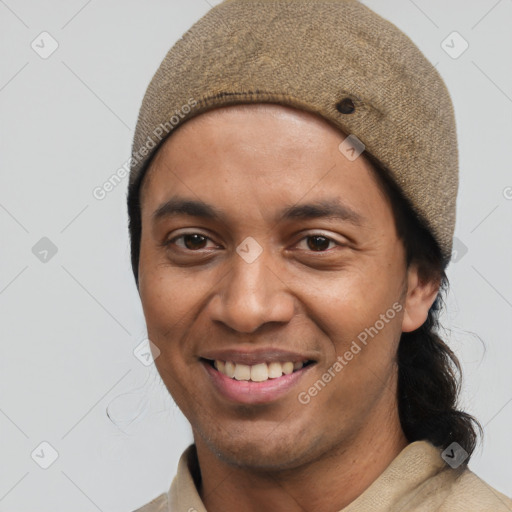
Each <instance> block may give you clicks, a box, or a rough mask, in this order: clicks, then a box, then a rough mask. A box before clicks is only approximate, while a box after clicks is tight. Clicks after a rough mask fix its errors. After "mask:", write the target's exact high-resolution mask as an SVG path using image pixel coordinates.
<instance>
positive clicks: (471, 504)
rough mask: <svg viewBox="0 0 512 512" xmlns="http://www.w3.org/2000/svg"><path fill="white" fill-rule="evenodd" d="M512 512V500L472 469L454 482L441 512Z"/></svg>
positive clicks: (464, 472)
mask: <svg viewBox="0 0 512 512" xmlns="http://www.w3.org/2000/svg"><path fill="white" fill-rule="evenodd" d="M468 510H471V512H511V511H512V499H510V498H508V497H507V496H505V495H504V494H502V493H501V492H499V491H497V490H496V489H494V488H493V487H491V486H490V485H489V484H488V483H487V482H485V481H484V480H482V479H481V478H479V477H478V476H477V475H475V473H473V472H472V471H471V470H470V469H466V470H465V471H463V472H462V473H461V475H460V476H459V477H458V478H457V479H456V480H455V482H453V485H452V486H451V489H450V492H449V494H448V495H447V496H446V499H445V500H444V501H443V503H442V505H441V507H440V508H439V512H459V511H460V512H466V511H468Z"/></svg>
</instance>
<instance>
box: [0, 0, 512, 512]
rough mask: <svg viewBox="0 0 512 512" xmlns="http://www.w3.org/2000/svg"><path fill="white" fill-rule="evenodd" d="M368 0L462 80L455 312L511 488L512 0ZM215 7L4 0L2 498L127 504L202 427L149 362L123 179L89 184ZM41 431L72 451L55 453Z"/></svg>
mask: <svg viewBox="0 0 512 512" xmlns="http://www.w3.org/2000/svg"><path fill="white" fill-rule="evenodd" d="M214 3H219V2H213V3H210V5H213V4H214ZM364 3H365V4H367V5H368V6H369V7H371V8H373V9H374V10H375V11H377V12H378V13H379V14H381V15H383V16H384V17H385V18H387V19H389V20H390V21H392V22H393V23H395V24H396V25H397V26H398V27H400V28H401V29H402V30H403V31H404V32H406V33H407V34H408V35H409V36H410V37H411V38H412V39H413V41H414V42H415V43H416V44H417V45H418V46H419V47H420V48H421V49H422V51H423V52H424V53H425V55H426V56H427V57H428V58H429V59H430V61H431V62H432V63H433V64H435V65H436V66H437V68H438V69H439V71H440V73H441V74H442V76H443V77H444V79H445V80H446V83H447V85H448V88H449V90H450V92H451V94H452V96H453V100H454V104H455V110H456V115H457V122H458V132H459V140H460V163H461V184H460V195H459V201H458V212H457V213H458V219H457V230H456V237H457V241H456V247H457V248H458V254H457V257H456V260H457V261H456V262H454V263H453V264H451V265H450V267H449V278H450V280H451V285H452V288H451V292H450V294H449V296H448V300H447V305H448V311H447V313H446V315H445V316H444V324H445V325H446V327H447V328H449V330H448V331H447V333H446V336H447V338H448V339H449V340H450V344H451V346H452V347H453V348H454V350H455V351H456V353H457V354H458V356H459V357H460V359H461V361H462V362H463V366H464V370H465V381H464V392H463V395H462V403H463V405H464V407H466V408H467V410H468V411H469V412H471V413H472V414H474V415H476V416H477V417H478V418H479V419H480V421H481V423H482V424H483V425H484V426H485V434H486V436H485V441H484V444H483V447H482V448H480V449H479V450H478V451H477V452H476V454H475V455H474V458H473V460H472V462H471V464H470V467H471V468H472V469H473V471H475V472H476V473H477V474H478V475H479V476H481V477H482V478H484V479H485V480H486V481H487V482H489V483H490V484H491V485H493V486H495V487H496V488H497V489H498V490H500V491H502V492H504V493H505V494H508V495H512V478H511V475H512V462H511V461H512V443H511V441H510V430H511V428H510V427H511V424H512V403H511V402H512V372H511V371H510V363H511V359H512V348H511V347H512V343H511V342H512V339H511V338H512V335H511V331H512V314H511V313H512V270H511V265H510V262H511V261H512V236H511V235H512V221H511V219H512V215H511V214H512V173H511V172H510V153H509V148H510V141H511V137H512V115H511V114H512V72H511V66H510V63H511V56H512V32H511V31H510V29H509V27H510V22H511V20H512V0H500V1H496V0H479V1H476V0H473V1H468V0H456V1H454V0H451V1H450V2H449V3H448V2H446V0H443V1H441V0H435V1H433V0H428V1H427V0H414V1H413V0H393V1H386V2H378V1H377V0H366V1H365V2H364ZM210 5H209V3H208V2H206V1H205V0H188V1H187V2H186V3H185V2H178V1H177V0H169V1H166V2H164V1H149V2H148V1H146V2H143V1H142V0H138V1H136V0H128V1H123V2H120V1H103V2H102V1H99V0H90V1H81V0H71V1H67V2H64V1H63V0H61V1H59V0H51V1H47V2H29V1H28V0H5V1H3V0H0V34H1V36H0V38H1V43H2V44H1V50H0V52H1V63H2V65H1V69H0V108H1V112H0V118H1V127H0V129H1V132H0V158H1V160H0V162H1V166H0V168H1V179H2V182H1V188H0V229H1V233H2V245H1V266H0V312H1V322H0V329H1V330H0V336H1V338H0V339H1V343H2V357H1V358H0V365H1V366H0V390H1V393H0V434H1V435H0V460H1V461H2V464H1V469H0V511H9V512H13V511H34V510H38V511H39V512H50V511H52V512H55V511H64V510H73V511H84V512H89V511H90V512H92V511H96V510H101V511H113V512H118V511H119V512H125V511H130V510H133V509H134V508H136V507H137V506H140V505H141V504H143V503H146V502H147V501H149V500H150V499H151V498H153V497H154V496H156V495H157V494H159V493H161V492H163V491H165V490H167V488H168V487H169V485H170V482H171V479H172V477H173V475H174V474H175V470H176V464H177V460H178V458H179V455H180V454H181V452H182V450H183V449H184V448H185V447H186V446H187V445H188V444H189V443H190V441H191V434H190V430H189V426H188V424H187V422H186V420H185V419H184V418H183V417H182V415H181V413H180V412H179V410H178V409H177V408H176V406H175V405H174V404H173V402H172V401H171V399H170V398H169V397H168V394H167V392H166V391H165V388H164V387H163V385H162V383H161V380H160V377H159V376H158V374H157V373H156V371H155V368H154V366H153V365H150V366H145V365H144V364H142V363H141V362H140V361H139V360H138V359H137V358H136V357H135V356H134V354H133V350H134V348H135V347H136V346H137V345H139V343H140V342H141V341H142V340H144V338H145V334H146V331H145V324H144V319H143V316H142V309H141V307H140V303H139V299H138V294H137V291H136V288H135V284H134V281H133V277H132V273H131V268H130V262H129V244H128V233H127V216H126V212H125V194H126V179H125V180H124V182H122V183H121V184H120V185H119V186H117V187H116V188H115V189H114V190H113V191H111V192H110V193H109V194H108V195H107V196H106V197H105V198H104V199H103V200H98V199H96V198H95V197H94V196H93V190H94V189H95V187H98V186H101V185H102V184H103V183H104V182H105V181H106V180H107V179H108V178H109V177H110V176H111V175H112V174H113V173H115V172H116V170H117V169H118V168H119V167H121V166H122V165H123V164H124V163H125V162H126V160H127V159H128V157H129V155H130V145H131V138H132V135H133V129H134V127H135V122H136V118H137V113H138V108H139V106H140V102H141V100H142V97H143V94H144V91H145V88H146V86H147V84H148V82H149V80H150V78H151V77H152V75H153V73H154V71H155V70H156V68H157V67H158V65H159V63H160V61H161V59H162V58H163V57H164V55H165V53H166V52H167V50H168V49H169V47H170V46H172V44H173V43H174V42H175V41H176V40H177V39H178V38H179V37H180V36H181V34H182V33H183V32H185V31H186V30H187V29H188V28H189V27H190V26H191V25H192V24H193V22H194V21H196V20H197V19H199V17H200V16H202V15H203V14H204V13H206V12H207V10H208V9H209V7H210ZM43 31H47V32H48V33H49V34H51V37H52V38H53V39H54V40H56V41H57V43H58V48H57V50H56V51H55V52H54V53H53V54H52V55H50V56H49V57H48V58H46V59H43V58H42V57H41V56H40V55H39V54H38V53H36V51H35V50H34V49H33V48H32V47H31V43H32V42H33V41H34V40H35V43H34V44H39V46H40V47H41V46H43V45H44V51H47V50H48V49H49V48H50V43H51V41H50V39H48V36H44V37H46V39H45V40H44V42H43V43H41V37H38V36H39V34H41V32H43ZM453 31H457V32H458V33H460V35H461V36H462V37H463V38H464V39H465V40H466V41H467V42H468V43H469V48H468V49H467V51H465V52H464V53H463V54H462V55H460V56H459V57H458V58H456V59H454V58H452V57H451V56H450V55H448V54H447V53H446V52H445V51H444V49H443V48H442V46H441V44H442V41H443V40H445V39H446V38H447V36H449V35H450V34H451V33H452V32H453ZM452 40H453V38H452V39H448V44H450V46H453V48H452V50H451V51H452V52H458V50H459V49H461V48H462V47H461V43H460V42H458V41H456V40H455V41H454V42H453V43H451V42H450V41H452ZM39 51H43V48H39ZM43 237H47V238H48V239H49V240H50V241H51V244H53V246H55V247H56V249H57V252H56V254H54V255H53V254H52V249H51V247H52V245H51V244H50V243H49V242H48V240H43V241H40V240H41V239H42V238H43ZM38 244H39V245H38ZM34 246H35V249H33V248H34ZM44 250H48V251H49V252H48V253H47V254H45V253H44V252H41V251H44ZM34 253H35V254H34ZM44 257H46V261H41V258H44ZM484 344H485V347H486V348H484ZM42 442H47V443H49V444H50V445H51V446H52V447H53V448H54V449H55V450H56V452H57V453H58V458H57V459H56V460H55V462H54V463H53V464H52V465H51V466H50V467H49V468H48V469H42V468H41V467H40V465H41V464H43V465H44V464H45V463H49V462H51V449H50V448H48V447H47V446H46V445H43V446H40V445H41V443H42ZM34 451H35V452H34ZM33 452H34V455H33V456H32V455H31V454H32V453H33Z"/></svg>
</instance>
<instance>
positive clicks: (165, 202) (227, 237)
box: [128, 0, 512, 512]
mask: <svg viewBox="0 0 512 512" xmlns="http://www.w3.org/2000/svg"><path fill="white" fill-rule="evenodd" d="M456 191H457V143H456V137H455V122H454V116H453V107H452V104H451V101H450V98H449V95H448V92H447V91H446V88H445V86H444V83H443V82H442V80H441V78H440V76H439V74H438V73H437V71H436V70H435V69H434V68H433V66H431V65H430V64H429V63H428V61H427V60H426V59H425V58H424V57H423V55H422V54H421V53H420V52H419V50H418V49H417V48H416V47H415V46H414V45H413V43H412V42H411V41H410V40H409V39H408V38H407V37H406V36H405V35H404V34H402V33H401V32H400V31H399V30H398V29H397V28H396V27H394V26H393V25H391V24H390V23H388V22H386V21H385V20H383V19H382V18H380V17H379V16H377V15H376V14H375V13H373V12H372V11H370V10H369V9H367V8H366V7H364V6H363V5H362V4H360V3H358V2H356V1H354V0H330V1H325V2H317V1H311V0H277V1H249V0H227V1H225V2H224V3H222V4H221V5H219V6H217V7H216V8H214V9H212V10H211V11H210V12H209V13H208V14H207V15H206V16H205V17H203V18H202V19H201V20H200V21H199V22H198V23H197V24H196V25H194V27H192V29H191V30H190V31H189V32H187V34H185V35H184V36H183V38H182V39H181V40H180V41H178V42H177V43H176V45H175V46H174V47H173V48H172V49H171V50H170V51H169V53H168V55H167V56H166V57H165V59H164V61H163V62H162V65H161V66H160V68H159V70H158V71H157V73H156V74H155V76H154V78H153V80H152V82H151V84H150V85H149V87H148V91H147V92H146V96H145V98H144V102H143V104H142V107H141V112H140V115H139V121H138V125H137V130H136V134H135V140H134V145H133V159H132V169H131V175H130V187H129V194H128V209H129V215H130V235H131V242H132V264H133V270H134V275H135V279H136V283H137V286H138V290H139V294H140V297H141V302H142V305H143V309H144V315H145V318H146V323H147V328H148V337H149V339H150V340H151V341H152V343H153V345H154V346H153V347H152V349H153V351H154V354H155V364H156V366H157V369H158V371H159V373H160V375H161V377H162V379H163V381H164V383H165V385H166V387H167V389H168V390H169V392H170V394H171V395H172V397H173V399H174V400H175V401H176V403H177V405H178V406H179V407H180V409H181V410H182V412H183V413H184V415H185V416H186V417H187V419H188V420H189V421H190V424H191V426H192V431H193V435H194V444H193V445H192V446H191V447H189V448H188V449H187V450H186V451H185V453H184V454H183V456H182V458H181V460H180V463H179V467H178V473H177V476H176V478H175V479H174V480H173V483H172V486H171V489H170V490H169V492H168V493H164V494H162V495H160V496H159V497H157V498H156V499H154V500H153V501H152V502H151V503H149V504H147V505H146V506H144V507H142V508H141V509H139V510H140V511H143V512H149V511H151V512H156V511H164V510H166V511H167V510H171V511H173V512H174V511H179V512H186V511H188V512H193V511H197V512H204V511H208V512H231V511H235V510H237V511H238V510H243V511H250V512H253V511H254V512H256V511H261V510H267V509H268V510H272V511H276V512H281V511H287V512H293V511H344V512H360V511H373V510H375V511H389V512H391V511H393V512H396V511H420V510H421V511H427V510H429V511H430V510H439V511H444V512H448V511H450V512H453V511H455V512H456V511H462V510H464V511H507V510H512V501H511V500H510V499H509V498H507V497H506V496H504V495H503V494H500V493H499V492H498V491H496V490H495V489H492V488H491V487H490V486H488V485H487V484H486V483H485V482H483V481H482V480H481V479H479V478H478V477H477V476H476V475H474V474H473V473H472V472H471V471H470V470H469V469H468V468H467V462H468V461H469V458H470V456H471V453H472V452H473V450H474V447H475V443H476V429H477V427H478V424H477V423H476V422H475V421H474V420H473V418H471V417H470V416H468V415H467V414H465V413H464V412H462V411H459V410H457V408H456V405H455V404H456V398H457V397H456V384H457V381H456V376H455V373H454V371H453V365H454V364H455V366H456V365H457V361H456V358H455V356H454V355H453V354H452V353H451V351H450V350H449V348H448V347H447V346H446V345H445V344H444V343H443V341H442V340H441V339H440V338H439V336H438V335H437V333H436V326H437V324H436V321H437V312H438V310H439V306H440V300H439V292H440V290H441V289H442V288H443V287H444V286H445V285H446V276H445V274H444V270H445V268H446V265H447V264H448V262H449V260H450V255H451V243H452V237H453V229H454V224H455V200H456Z"/></svg>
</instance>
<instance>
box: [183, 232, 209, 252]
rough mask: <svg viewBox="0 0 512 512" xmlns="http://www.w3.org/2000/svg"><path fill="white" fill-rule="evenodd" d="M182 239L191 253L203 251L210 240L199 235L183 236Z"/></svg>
mask: <svg viewBox="0 0 512 512" xmlns="http://www.w3.org/2000/svg"><path fill="white" fill-rule="evenodd" d="M182 238H183V242H184V244H185V247H186V248H187V249H189V250H191V251H193V250H194V249H203V246H204V244H205V243H206V241H207V240H208V238H207V237H205V236H203V235H199V234H197V233H194V234H191V235H183V236H182Z"/></svg>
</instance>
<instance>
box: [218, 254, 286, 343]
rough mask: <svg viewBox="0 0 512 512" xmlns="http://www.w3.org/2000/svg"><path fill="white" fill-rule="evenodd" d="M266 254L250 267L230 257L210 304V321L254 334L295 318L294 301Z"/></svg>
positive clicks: (236, 257) (237, 258) (236, 258)
mask: <svg viewBox="0 0 512 512" xmlns="http://www.w3.org/2000/svg"><path fill="white" fill-rule="evenodd" d="M267 254H268V253H266V251H263V253H262V254H261V255H260V256H259V257H258V258H257V259H256V260H255V261H253V262H252V263H248V262H247V261H245V260H244V259H243V258H241V257H240V256H239V255H238V254H236V253H235V254H233V257H232V260H233V261H232V262H231V265H232V266H231V268H230V271H229V272H228V273H227V275H225V276H224V277H223V279H222V280H221V282H220V284H219V288H218V290H217V292H216V293H215V295H214V296H213V298H212V300H211V301H210V304H209V310H210V318H211V319H212V320H213V321H217V322H222V323H223V324H225V325H226V326H228V327H230V328H231V329H233V330H236V331H238V332H240V333H253V332H255V331H257V330H258V329H259V328H260V327H261V326H262V325H264V324H267V323H271V322H277V323H287V322H289V321H290V320H291V319H292V318H293V315H294V299H293V296H292V294H291V292H290V290H289V288H288V286H287V285H286V284H285V283H284V282H283V280H282V279H281V278H280V276H278V273H277V272H276V270H274V269H273V268H271V266H270V258H271V256H268V255H267Z"/></svg>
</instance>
